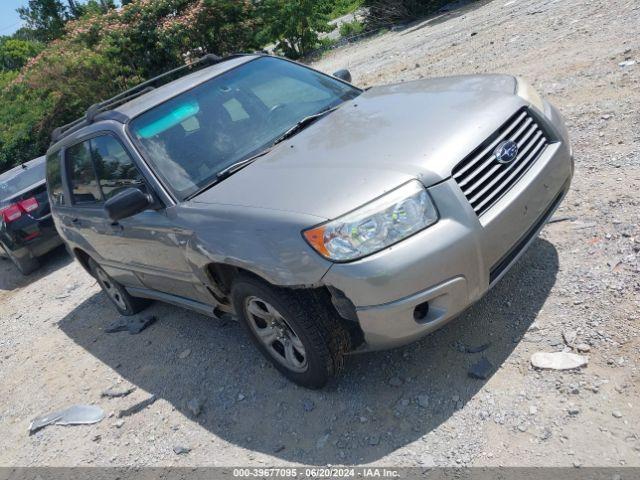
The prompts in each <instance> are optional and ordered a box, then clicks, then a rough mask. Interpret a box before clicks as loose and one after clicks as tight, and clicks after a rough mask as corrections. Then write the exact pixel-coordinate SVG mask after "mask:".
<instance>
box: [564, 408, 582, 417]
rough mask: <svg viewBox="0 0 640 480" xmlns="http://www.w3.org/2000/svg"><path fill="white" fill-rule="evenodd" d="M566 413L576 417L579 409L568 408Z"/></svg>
mask: <svg viewBox="0 0 640 480" xmlns="http://www.w3.org/2000/svg"><path fill="white" fill-rule="evenodd" d="M567 413H568V414H569V415H571V416H576V415H578V414H579V413H580V409H579V408H577V407H569V408H568V409H567Z"/></svg>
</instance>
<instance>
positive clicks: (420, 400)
mask: <svg viewBox="0 0 640 480" xmlns="http://www.w3.org/2000/svg"><path fill="white" fill-rule="evenodd" d="M416 403H417V404H418V405H419V406H420V407H422V408H429V396H428V395H427V394H425V393H422V394H420V395H418V397H417V398H416Z"/></svg>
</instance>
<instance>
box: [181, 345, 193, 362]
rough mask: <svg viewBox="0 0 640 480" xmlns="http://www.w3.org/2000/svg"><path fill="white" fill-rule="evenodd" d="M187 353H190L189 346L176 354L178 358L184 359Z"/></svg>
mask: <svg viewBox="0 0 640 480" xmlns="http://www.w3.org/2000/svg"><path fill="white" fill-rule="evenodd" d="M189 355H191V350H190V349H189V348H187V349H186V350H183V351H182V352H180V353H179V354H178V358H179V359H180V360H184V359H185V358H187V357H188V356H189Z"/></svg>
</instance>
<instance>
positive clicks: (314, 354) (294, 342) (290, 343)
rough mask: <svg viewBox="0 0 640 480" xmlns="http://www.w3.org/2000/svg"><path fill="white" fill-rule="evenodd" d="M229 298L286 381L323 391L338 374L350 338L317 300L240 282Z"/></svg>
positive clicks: (261, 284)
mask: <svg viewBox="0 0 640 480" xmlns="http://www.w3.org/2000/svg"><path fill="white" fill-rule="evenodd" d="M231 296H232V300H233V305H234V308H235V311H236V312H237V314H238V317H239V319H240V322H241V323H242V325H243V326H244V327H245V329H246V330H247V331H248V332H249V334H250V336H251V339H252V340H253V342H254V343H255V344H256V346H257V347H258V349H260V351H261V352H262V353H263V355H264V356H266V357H267V358H268V359H269V360H270V361H271V362H272V363H273V365H274V366H275V367H276V368H277V369H278V370H279V371H280V372H281V373H282V374H283V375H284V376H286V377H287V378H288V379H290V380H292V381H293V382H295V383H297V384H298V385H301V386H303V387H307V388H322V387H323V386H324V385H325V384H326V383H327V382H328V381H329V379H330V378H331V377H333V376H334V375H336V374H337V373H338V372H339V371H340V370H341V368H342V365H343V363H344V355H345V354H346V353H347V351H348V350H349V346H350V341H349V334H348V332H347V331H346V329H345V328H344V327H343V326H342V325H341V323H340V321H339V320H338V319H337V317H336V315H335V313H334V312H333V311H332V310H331V309H330V308H329V306H328V305H330V303H328V302H323V301H322V298H321V296H320V295H319V294H316V293H314V292H309V291H304V290H300V291H295V290H287V289H284V288H277V287H273V286H270V285H267V284H266V283H264V282H261V281H259V280H257V279H254V278H251V277H242V278H240V279H239V280H238V281H236V282H235V283H234V285H233V288H232V292H231Z"/></svg>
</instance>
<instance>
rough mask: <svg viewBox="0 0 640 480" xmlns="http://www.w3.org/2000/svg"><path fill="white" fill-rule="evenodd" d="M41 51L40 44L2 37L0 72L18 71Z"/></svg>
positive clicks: (0, 43) (0, 44)
mask: <svg viewBox="0 0 640 480" xmlns="http://www.w3.org/2000/svg"><path fill="white" fill-rule="evenodd" d="M43 49H44V44H42V43H40V42H35V41H32V40H23V39H19V38H11V37H3V38H1V39H0V70H2V71H6V70H20V69H21V68H22V67H24V65H25V64H26V63H27V61H28V60H29V59H30V58H32V57H35V56H36V55H37V54H38V53H40V52H41V51H42V50H43Z"/></svg>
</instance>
